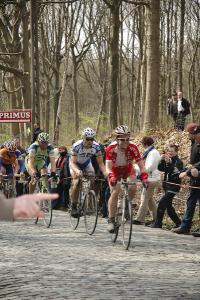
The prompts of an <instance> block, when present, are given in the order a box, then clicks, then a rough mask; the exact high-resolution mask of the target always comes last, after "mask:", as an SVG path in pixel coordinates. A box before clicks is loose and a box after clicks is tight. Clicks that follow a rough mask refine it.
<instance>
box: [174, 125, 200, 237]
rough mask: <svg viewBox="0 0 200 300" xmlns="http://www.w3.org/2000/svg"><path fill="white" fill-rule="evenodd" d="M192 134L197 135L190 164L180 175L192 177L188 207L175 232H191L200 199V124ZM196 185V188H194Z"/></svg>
mask: <svg viewBox="0 0 200 300" xmlns="http://www.w3.org/2000/svg"><path fill="white" fill-rule="evenodd" d="M192 134H193V135H194V136H195V143H194V145H193V147H192V152H191V157H190V165H189V166H188V168H187V170H186V171H185V172H182V173H181V174H180V177H181V178H183V177H184V176H189V177H190V186H192V188H191V189H190V194H189V197H188V199H187V208H186V211H185V215H184V217H183V220H182V222H181V225H180V227H179V228H177V229H174V230H173V232H175V233H178V234H189V233H190V229H191V227H192V219H193V216H194V212H195V207H196V204H197V201H200V191H199V189H200V176H199V171H200V126H197V127H195V128H194V130H193V132H192ZM193 187H194V188H193Z"/></svg>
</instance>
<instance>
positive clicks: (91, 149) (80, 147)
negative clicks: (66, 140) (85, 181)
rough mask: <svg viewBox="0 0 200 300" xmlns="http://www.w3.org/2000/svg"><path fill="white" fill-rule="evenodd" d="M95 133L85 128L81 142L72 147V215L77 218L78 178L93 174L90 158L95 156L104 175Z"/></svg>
mask: <svg viewBox="0 0 200 300" xmlns="http://www.w3.org/2000/svg"><path fill="white" fill-rule="evenodd" d="M95 135H96V133H95V131H94V130H93V129H92V128H89V127H88V128H85V129H84V130H83V132H82V140H79V141H77V142H76V143H74V144H73V146H72V154H71V159H70V173H71V175H72V194H71V198H72V213H71V215H72V216H74V217H76V216H77V207H76V206H77V200H78V193H79V186H78V182H79V177H81V176H82V174H83V172H84V174H90V175H91V174H95V172H94V168H93V166H92V162H91V158H92V157H93V156H94V155H95V156H96V160H97V163H98V165H99V168H100V170H101V171H102V173H103V174H104V175H106V170H105V165H104V163H103V157H102V153H101V148H100V145H99V144H98V143H97V142H95V140H94V139H95Z"/></svg>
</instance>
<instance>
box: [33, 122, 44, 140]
mask: <svg viewBox="0 0 200 300" xmlns="http://www.w3.org/2000/svg"><path fill="white" fill-rule="evenodd" d="M41 132H43V130H42V129H40V123H35V124H34V125H33V136H32V141H31V144H33V143H34V142H35V141H36V140H37V137H38V134H39V133H41Z"/></svg>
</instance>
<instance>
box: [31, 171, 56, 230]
mask: <svg viewBox="0 0 200 300" xmlns="http://www.w3.org/2000/svg"><path fill="white" fill-rule="evenodd" d="M48 178H49V175H48V174H42V175H41V176H40V177H35V178H34V182H33V184H35V185H36V187H35V193H49V192H50V190H49V189H50V187H49V182H48ZM45 182H46V183H45ZM50 184H51V188H52V189H55V188H56V185H57V182H55V180H54V179H53V178H51V182H50ZM39 205H40V208H41V210H42V211H43V212H44V217H43V221H44V225H45V226H46V227H47V228H49V227H50V226H51V222H52V211H53V210H52V204H51V201H48V200H44V201H40V203H39ZM38 220H39V218H36V220H35V224H37V223H38Z"/></svg>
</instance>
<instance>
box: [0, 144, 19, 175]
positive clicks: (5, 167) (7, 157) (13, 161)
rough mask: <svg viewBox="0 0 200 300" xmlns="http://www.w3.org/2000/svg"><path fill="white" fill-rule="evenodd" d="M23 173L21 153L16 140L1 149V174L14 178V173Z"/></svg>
mask: <svg viewBox="0 0 200 300" xmlns="http://www.w3.org/2000/svg"><path fill="white" fill-rule="evenodd" d="M19 172H20V173H21V174H22V173H23V160H22V159H21V152H20V151H19V150H18V149H17V144H16V142H15V140H13V141H6V142H5V143H4V148H2V149H0V173H2V174H4V175H9V176H12V175H13V174H14V173H15V174H18V173H19Z"/></svg>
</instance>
